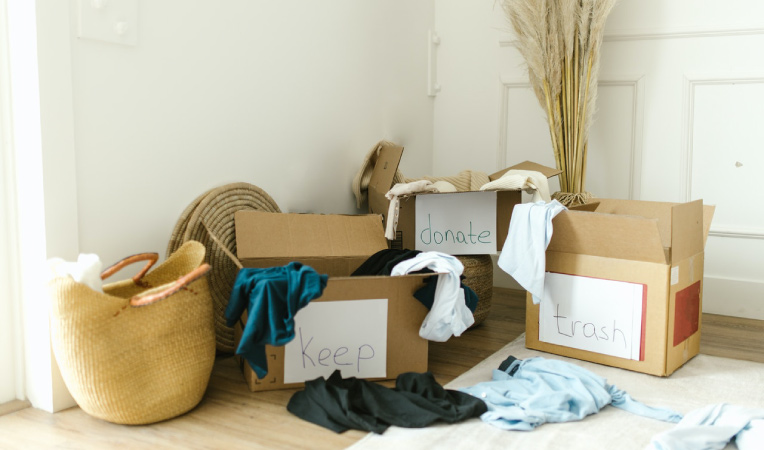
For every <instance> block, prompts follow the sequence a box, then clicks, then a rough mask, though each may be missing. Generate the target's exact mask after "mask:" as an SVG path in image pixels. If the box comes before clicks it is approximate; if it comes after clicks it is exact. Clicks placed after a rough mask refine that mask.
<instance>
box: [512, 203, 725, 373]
mask: <svg viewBox="0 0 764 450" xmlns="http://www.w3.org/2000/svg"><path fill="white" fill-rule="evenodd" d="M713 213H714V207H713V206H704V205H703V202H702V200H696V201H693V202H688V203H662V202H645V201H635V200H611V199H597V200H593V201H592V203H590V204H588V205H584V206H583V207H581V208H578V209H576V208H573V209H571V210H568V211H563V212H561V213H560V214H558V215H557V216H556V217H555V218H554V220H553V222H552V226H553V234H552V240H551V241H550V243H549V246H548V248H547V251H546V275H545V279H544V296H543V298H542V299H540V304H538V305H534V304H533V301H532V299H531V296H530V294H528V296H527V301H526V324H525V325H526V340H525V343H526V346H527V347H528V348H532V349H536V350H541V351H545V352H549V353H555V354H558V355H563V356H568V357H571V358H577V359H581V360H586V361H592V362H596V363H600V364H606V365H609V366H615V367H621V368H624V369H629V370H634V371H637V372H644V373H648V374H652V375H658V376H668V375H670V374H671V373H673V372H674V371H675V370H677V369H678V368H679V367H681V366H682V365H683V364H684V363H685V362H687V361H688V360H690V359H691V358H692V357H693V356H695V355H697V354H698V352H699V350H700V333H701V327H700V325H701V314H702V309H703V308H702V304H703V302H702V297H703V258H704V248H705V242H706V239H707V237H708V230H709V228H710V225H711V219H712V218H713Z"/></svg>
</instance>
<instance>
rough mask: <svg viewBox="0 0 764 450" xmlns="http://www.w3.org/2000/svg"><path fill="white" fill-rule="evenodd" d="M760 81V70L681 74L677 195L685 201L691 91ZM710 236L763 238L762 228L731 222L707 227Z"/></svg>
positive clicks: (692, 121)
mask: <svg viewBox="0 0 764 450" xmlns="http://www.w3.org/2000/svg"><path fill="white" fill-rule="evenodd" d="M758 83H764V74H756V75H750V74H747V75H705V76H700V75H688V74H685V75H684V78H683V82H682V84H683V89H682V91H683V93H682V130H683V131H682V149H681V152H680V163H679V164H680V173H681V179H680V186H681V192H680V198H682V199H683V201H685V202H688V201H690V200H692V198H691V197H692V195H691V194H692V168H693V152H694V148H693V147H694V142H693V131H694V130H695V92H696V88H697V87H698V86H723V85H737V84H758ZM709 235H710V236H720V237H728V238H744V239H764V228H761V229H757V228H744V227H735V226H714V225H711V230H709Z"/></svg>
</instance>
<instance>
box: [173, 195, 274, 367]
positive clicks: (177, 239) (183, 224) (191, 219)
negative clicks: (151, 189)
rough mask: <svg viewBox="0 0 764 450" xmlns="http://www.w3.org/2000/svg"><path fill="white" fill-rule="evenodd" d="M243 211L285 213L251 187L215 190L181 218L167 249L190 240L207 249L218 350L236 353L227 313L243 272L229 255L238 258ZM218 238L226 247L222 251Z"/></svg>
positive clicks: (269, 198)
mask: <svg viewBox="0 0 764 450" xmlns="http://www.w3.org/2000/svg"><path fill="white" fill-rule="evenodd" d="M241 210H256V211H266V212H281V210H280V209H279V207H278V205H277V204H276V202H275V201H273V199H272V198H271V196H270V195H268V194H267V193H266V192H265V191H263V190H262V189H260V188H259V187H257V186H254V185H252V184H248V183H232V184H227V185H224V186H220V187H217V188H214V189H211V190H209V191H207V192H205V193H204V194H202V195H200V196H199V197H197V198H196V199H195V200H194V201H193V202H191V204H189V205H188V207H186V209H185V210H184V211H183V213H182V214H181V216H180V218H179V219H178V222H177V223H176V225H175V228H174V229H173V231H172V235H171V236H170V242H169V244H168V245H167V256H169V255H171V254H172V253H173V252H174V251H175V250H176V249H178V248H179V247H180V246H181V245H182V244H183V243H184V242H186V241H188V240H195V241H199V242H201V243H202V244H204V246H205V247H206V249H207V257H206V262H207V263H209V264H210V265H211V266H212V270H211V271H210V273H209V275H208V277H207V278H208V280H209V285H210V293H211V294H212V302H213V305H214V313H215V314H214V316H215V341H216V346H217V350H218V351H219V352H223V353H233V352H234V350H235V344H236V343H235V337H234V331H233V328H231V327H229V326H227V325H226V320H225V309H226V306H227V305H228V298H229V297H230V295H231V289H232V288H233V284H234V281H235V279H236V274H237V273H238V270H239V268H238V267H237V266H236V264H234V262H233V261H232V260H231V258H230V257H229V256H228V255H227V254H226V251H225V250H228V251H229V252H230V253H232V254H234V255H235V254H236V229H235V226H234V214H235V213H236V211H241ZM209 233H213V234H214V236H215V238H216V239H217V240H218V241H219V242H220V243H221V244H222V245H223V246H225V250H224V249H222V248H221V247H220V246H219V245H218V244H217V243H215V240H214V239H212V238H210V234H209Z"/></svg>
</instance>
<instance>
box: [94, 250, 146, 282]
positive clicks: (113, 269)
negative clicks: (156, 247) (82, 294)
mask: <svg viewBox="0 0 764 450" xmlns="http://www.w3.org/2000/svg"><path fill="white" fill-rule="evenodd" d="M158 260H159V254H158V253H139V254H137V255H132V256H128V257H127V258H125V259H123V260H121V261H118V262H117V263H115V264H113V265H111V266H109V267H107V268H106V269H104V271H103V272H101V279H102V280H105V279H107V278H109V277H110V276H112V275H114V274H115V273H117V272H119V271H120V270H122V269H123V268H125V267H126V266H129V265H130V264H134V263H137V262H139V261H146V266H145V267H144V268H143V269H141V271H140V272H138V273H137V274H136V275H135V276H134V277H133V282H134V283H137V282H138V281H140V279H141V278H143V276H144V275H146V272H148V271H149V269H150V268H151V266H153V265H154V263H156V262H157V261H158Z"/></svg>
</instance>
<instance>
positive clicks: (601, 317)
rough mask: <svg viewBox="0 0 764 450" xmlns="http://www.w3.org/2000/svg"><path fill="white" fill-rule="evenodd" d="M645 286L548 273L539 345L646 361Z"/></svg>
mask: <svg viewBox="0 0 764 450" xmlns="http://www.w3.org/2000/svg"><path fill="white" fill-rule="evenodd" d="M643 291H644V286H643V285H641V284H636V283H627V282H623V281H612V280H603V279H599V278H588V277H581V276H575V275H565V274H559V273H550V272H547V273H546V277H545V279H544V298H543V300H542V301H541V304H540V308H539V340H540V341H543V342H548V343H551V344H557V345H564V346H566V347H572V348H577V349H581V350H587V351H590V352H596V353H603V354H605V355H611V356H617V357H619V358H626V359H633V360H637V361H639V360H640V351H641V348H642V347H641V344H642V321H643V317H642V307H643V304H642V302H643V297H642V295H643Z"/></svg>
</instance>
